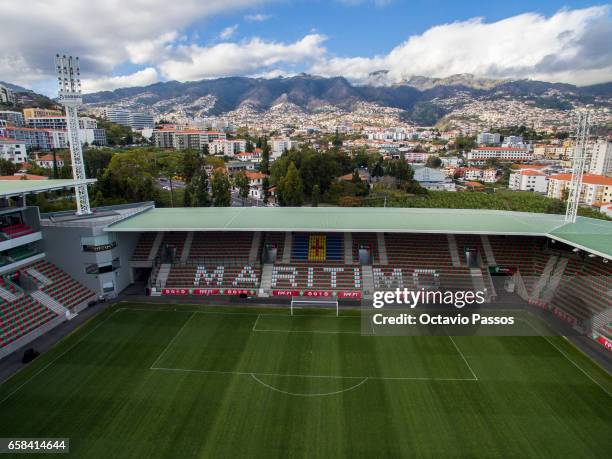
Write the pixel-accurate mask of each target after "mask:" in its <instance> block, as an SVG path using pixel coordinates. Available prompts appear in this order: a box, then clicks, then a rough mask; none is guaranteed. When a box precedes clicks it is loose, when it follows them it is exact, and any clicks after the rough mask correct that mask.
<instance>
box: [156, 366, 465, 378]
mask: <svg viewBox="0 0 612 459" xmlns="http://www.w3.org/2000/svg"><path fill="white" fill-rule="evenodd" d="M150 370H159V371H173V372H184V373H202V374H218V375H236V376H250V375H253V374H255V375H259V376H273V377H279V378H309V379H371V380H378V381H476V380H475V379H473V378H430V377H403V376H340V375H304V374H283V373H260V372H258V371H256V372H253V371H222V370H196V369H189V368H164V367H151V368H150Z"/></svg>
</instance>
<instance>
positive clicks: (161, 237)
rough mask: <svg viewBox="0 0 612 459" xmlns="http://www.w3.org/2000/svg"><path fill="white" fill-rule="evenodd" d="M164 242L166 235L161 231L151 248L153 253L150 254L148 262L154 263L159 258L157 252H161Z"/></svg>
mask: <svg viewBox="0 0 612 459" xmlns="http://www.w3.org/2000/svg"><path fill="white" fill-rule="evenodd" d="M163 240H164V233H163V232H161V231H159V232H158V233H157V236H155V240H154V241H153V245H152V246H151V251H150V252H149V256H148V257H147V260H149V261H153V260H155V257H156V256H157V252H159V247H160V246H161V243H162V241H163Z"/></svg>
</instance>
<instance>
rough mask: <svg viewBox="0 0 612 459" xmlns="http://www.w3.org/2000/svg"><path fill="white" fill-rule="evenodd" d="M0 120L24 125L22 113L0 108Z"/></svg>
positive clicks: (14, 124) (15, 124)
mask: <svg viewBox="0 0 612 459" xmlns="http://www.w3.org/2000/svg"><path fill="white" fill-rule="evenodd" d="M0 120H4V121H6V124H12V125H13V126H25V120H24V118H23V113H21V112H14V111H10V110H0Z"/></svg>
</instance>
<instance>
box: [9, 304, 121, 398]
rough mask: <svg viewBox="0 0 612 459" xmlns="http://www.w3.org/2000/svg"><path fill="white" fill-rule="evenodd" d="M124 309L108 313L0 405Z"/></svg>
mask: <svg viewBox="0 0 612 459" xmlns="http://www.w3.org/2000/svg"><path fill="white" fill-rule="evenodd" d="M121 310H122V309H115V310H114V311H113V312H112V313H111V314H109V315H108V317H107V318H106V319H104V320H103V321H102V322H100V323H99V324H98V325H96V326H95V327H94V328H92V329H91V330H89V332H88V333H87V334H85V335H83V336H82V337H81V338H80V339H79V340H78V341H76V342H75V343H74V344H73V345H72V346H70V347H69V348H68V349H66V350H65V351H64V352H62V353H61V354H60V355H58V356H57V357H55V358H54V359H53V360H51V361H50V362H49V363H48V364H46V365H45V366H44V367H42V368H41V369H40V370H38V371H37V372H36V373H34V374H33V375H32V376H30V377H29V378H28V379H26V380H25V381H24V382H23V383H22V384H21V385H19V386H18V387H17V388H16V389H15V390H14V391H12V392H11V393H10V394H8V395H7V396H6V397H4V398H3V399H2V400H0V405H1V404H3V403H4V402H6V401H7V400H8V399H9V398H11V397H12V396H13V395H14V394H16V393H17V392H18V391H19V390H20V389H21V388H22V387H23V386H25V385H26V384H27V383H29V382H30V381H32V380H33V379H34V378H35V377H36V376H38V375H39V374H41V373H42V372H43V371H45V370H46V369H47V368H49V367H50V366H51V365H53V364H54V363H55V362H57V361H58V360H59V359H60V358H62V357H63V356H64V355H66V354H67V353H68V352H70V351H71V350H72V349H74V348H75V347H76V346H77V345H78V344H81V342H83V340H84V339H85V338H87V337H88V336H89V335H91V334H92V333H93V332H95V331H96V330H97V329H98V328H100V327H101V326H102V325H103V324H105V323H106V322H107V321H108V320H109V319H110V318H111V317H113V316H114V315H115V314H117V313H118V312H119V311H121ZM4 384H6V382H4V383H3V384H2V385H4Z"/></svg>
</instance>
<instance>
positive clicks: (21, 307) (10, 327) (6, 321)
mask: <svg viewBox="0 0 612 459" xmlns="http://www.w3.org/2000/svg"><path fill="white" fill-rule="evenodd" d="M56 316H57V315H56V314H55V313H54V312H53V311H51V310H50V309H48V308H46V307H44V306H43V305H41V304H40V303H38V302H37V301H35V300H34V299H33V298H32V297H30V296H27V295H26V296H22V297H21V298H18V299H17V300H15V301H12V302H7V301H5V300H0V347H2V346H6V345H7V344H10V343H12V342H13V341H15V340H17V339H19V338H21V337H22V336H25V335H27V334H28V333H30V332H31V331H32V330H34V329H36V328H37V327H40V326H41V325H44V324H45V323H47V322H49V321H50V320H51V319H53V318H54V317H56Z"/></svg>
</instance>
